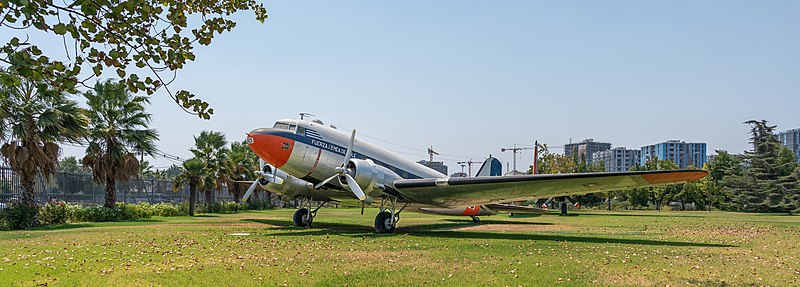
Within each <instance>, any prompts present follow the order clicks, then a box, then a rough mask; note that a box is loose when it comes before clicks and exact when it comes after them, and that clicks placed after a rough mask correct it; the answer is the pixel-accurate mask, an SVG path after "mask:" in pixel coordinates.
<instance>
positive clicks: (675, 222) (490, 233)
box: [0, 209, 800, 286]
mask: <svg viewBox="0 0 800 287" xmlns="http://www.w3.org/2000/svg"><path fill="white" fill-rule="evenodd" d="M293 212H294V210H291V209H278V210H268V211H260V212H246V213H241V214H232V215H219V216H214V217H197V218H190V217H172V218H164V217H156V218H153V219H151V220H146V221H137V222H121V223H120V222H116V223H79V224H66V225H60V226H50V227H46V228H42V229H39V230H25V231H13V232H9V231H6V232H0V286H10V285H11V286H13V285H22V286H36V285H39V286H44V285H47V286H74V285H89V284H91V285H93V286H133V285H136V286H261V285H289V286H296V285H309V284H311V285H322V286H344V285H349V286H366V285H379V286H386V285H390V284H391V285H399V286H407V285H414V286H421V285H458V286H464V285H491V286H506V285H507V286H519V285H522V286H554V285H557V286H586V285H601V286H603V285H611V286H620V285H622V286H665V285H670V286H688V285H693V286H740V285H748V286H749V285H756V286H761V285H772V286H797V285H798V284H800V217H797V216H784V215H767V214H745V213H726V212H711V213H709V212H654V211H635V212H633V211H632V212H620V211H617V212H603V211H582V212H576V213H578V214H579V215H578V216H558V215H555V214H554V215H543V216H528V217H511V218H509V217H508V216H507V215H498V216H492V217H483V218H482V220H483V223H482V224H481V225H477V226H476V225H474V224H473V223H472V222H471V220H470V219H469V218H460V217H444V216H431V215H422V214H415V213H404V214H403V217H402V219H401V221H400V223H399V227H398V229H397V230H396V233H395V234H389V235H378V234H374V232H373V228H372V222H373V220H374V216H375V214H376V213H377V210H375V209H367V210H366V214H365V215H363V216H362V215H360V214H359V212H360V209H321V210H320V212H319V214H318V216H317V218H316V219H315V222H314V227H313V228H310V229H302V228H296V227H293V226H292V222H291V217H292V213H293ZM240 232H244V233H250V235H248V236H232V235H229V234H232V233H240Z"/></svg>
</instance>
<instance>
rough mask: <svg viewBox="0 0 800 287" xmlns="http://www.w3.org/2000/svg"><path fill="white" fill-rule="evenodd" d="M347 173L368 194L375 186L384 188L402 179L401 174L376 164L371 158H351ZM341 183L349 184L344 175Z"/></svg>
mask: <svg viewBox="0 0 800 287" xmlns="http://www.w3.org/2000/svg"><path fill="white" fill-rule="evenodd" d="M347 173H348V174H350V176H352V177H353V179H355V180H356V183H358V186H359V187H361V189H362V190H363V191H364V193H365V194H367V195H369V194H370V192H371V191H373V190H374V189H375V188H377V189H379V190H384V189H386V186H387V185H389V184H391V183H392V182H394V181H395V180H397V179H400V176H399V175H397V174H396V173H394V172H392V171H390V170H389V169H387V168H385V167H382V166H380V165H377V164H375V162H373V161H372V160H370V159H366V160H364V159H350V162H349V163H347ZM339 184H341V185H342V186H347V182H346V181H345V180H344V178H342V177H339Z"/></svg>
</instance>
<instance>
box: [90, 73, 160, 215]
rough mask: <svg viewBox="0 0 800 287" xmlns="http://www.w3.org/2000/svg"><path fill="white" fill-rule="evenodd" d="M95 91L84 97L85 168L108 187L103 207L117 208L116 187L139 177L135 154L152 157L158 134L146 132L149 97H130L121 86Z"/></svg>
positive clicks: (100, 85)
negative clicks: (86, 118) (86, 121)
mask: <svg viewBox="0 0 800 287" xmlns="http://www.w3.org/2000/svg"><path fill="white" fill-rule="evenodd" d="M94 89H95V91H96V92H92V91H89V92H86V93H84V96H85V97H86V99H87V102H86V104H87V105H88V106H89V110H88V112H87V114H88V116H89V120H90V128H89V132H88V133H87V136H86V139H87V141H88V142H89V146H88V147H87V148H86V156H85V157H84V158H83V165H84V166H86V167H91V169H92V178H93V179H94V181H95V182H97V183H100V184H104V185H105V192H106V195H105V204H104V205H105V206H106V207H114V205H115V204H116V202H117V193H116V183H117V182H126V181H128V180H130V179H131V178H134V177H136V176H138V175H139V160H138V159H137V158H136V155H135V154H134V153H133V152H132V151H133V150H134V149H136V150H138V151H141V152H144V153H145V154H148V155H151V156H152V155H153V153H154V152H155V150H156V148H155V141H157V140H158V133H157V132H156V130H154V129H148V128H147V126H149V125H150V119H151V117H152V116H151V115H150V114H149V113H147V112H145V110H144V107H145V105H146V104H148V103H149V100H148V99H147V97H144V96H137V95H133V94H131V93H130V92H129V91H128V89H127V87H126V86H125V84H124V83H121V82H113V81H106V82H100V83H97V84H96V85H95V88H94Z"/></svg>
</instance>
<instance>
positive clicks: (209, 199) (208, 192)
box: [206, 189, 214, 204]
mask: <svg viewBox="0 0 800 287" xmlns="http://www.w3.org/2000/svg"><path fill="white" fill-rule="evenodd" d="M211 202H214V190H213V189H208V190H206V204H209V203H211Z"/></svg>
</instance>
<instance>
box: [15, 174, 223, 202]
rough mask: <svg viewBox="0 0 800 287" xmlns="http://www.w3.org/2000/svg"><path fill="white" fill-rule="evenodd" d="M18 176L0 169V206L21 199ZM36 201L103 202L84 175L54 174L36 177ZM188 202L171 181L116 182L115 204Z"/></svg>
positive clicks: (99, 189) (220, 196) (98, 187)
mask: <svg viewBox="0 0 800 287" xmlns="http://www.w3.org/2000/svg"><path fill="white" fill-rule="evenodd" d="M20 179H21V178H20V176H18V175H17V174H15V173H14V172H12V171H11V168H8V167H0V203H3V204H7V203H9V202H11V201H13V200H14V199H20V198H22V186H21V185H20ZM35 194H36V202H38V203H40V204H43V203H46V202H47V201H49V200H63V201H65V202H69V203H73V204H82V205H92V204H97V205H102V204H103V203H104V202H105V186H103V185H99V184H97V183H95V182H94V181H93V180H92V175H91V174H88V173H71V172H63V171H59V172H56V173H55V174H54V175H53V176H52V177H51V178H50V180H49V181H45V180H44V178H43V177H41V176H37V179H36V187H35ZM197 197H198V198H197V200H198V201H203V199H204V196H203V195H202V194H198V196H197ZM215 198H216V199H217V200H221V201H233V196H232V195H230V194H229V193H228V191H227V188H224V187H223V189H222V190H221V192H219V193H216V194H215ZM188 200H189V188H188V187H183V188H181V189H180V190H178V191H177V192H174V191H173V189H172V181H171V180H161V179H151V178H143V179H133V180H130V181H128V182H125V183H119V182H118V183H117V201H118V202H127V203H137V202H149V203H160V202H181V201H188Z"/></svg>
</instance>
